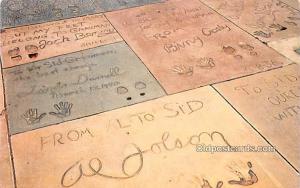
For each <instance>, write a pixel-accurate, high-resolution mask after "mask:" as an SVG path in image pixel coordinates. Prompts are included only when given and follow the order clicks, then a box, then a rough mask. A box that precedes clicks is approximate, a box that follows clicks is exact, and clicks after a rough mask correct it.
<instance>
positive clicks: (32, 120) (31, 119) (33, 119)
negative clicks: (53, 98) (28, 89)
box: [22, 102, 73, 125]
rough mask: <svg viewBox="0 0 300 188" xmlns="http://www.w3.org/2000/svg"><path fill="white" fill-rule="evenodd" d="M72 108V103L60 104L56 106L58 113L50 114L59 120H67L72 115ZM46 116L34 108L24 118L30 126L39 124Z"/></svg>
mask: <svg viewBox="0 0 300 188" xmlns="http://www.w3.org/2000/svg"><path fill="white" fill-rule="evenodd" d="M72 107H73V104H72V103H69V102H60V103H58V104H54V108H55V109H56V112H49V114H50V115H52V116H55V117H57V118H65V117H68V116H70V115H71V109H72ZM46 115H47V113H42V114H39V113H38V110H37V109H36V108H32V109H29V110H27V111H26V112H25V113H24V114H23V115H22V117H23V118H24V119H25V120H26V122H27V124H28V125H33V124H36V123H39V122H40V121H41V120H42V119H43V118H44V117H45V116H46Z"/></svg>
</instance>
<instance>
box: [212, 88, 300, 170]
mask: <svg viewBox="0 0 300 188" xmlns="http://www.w3.org/2000/svg"><path fill="white" fill-rule="evenodd" d="M211 87H212V88H213V89H214V90H215V91H216V92H217V93H218V94H219V95H220V96H221V97H222V98H223V99H224V100H225V101H226V103H228V104H229V105H230V107H231V108H232V109H233V110H234V111H235V112H236V113H237V114H238V115H239V116H240V117H241V118H242V119H243V120H244V121H246V122H247V124H248V125H250V127H251V128H252V129H253V130H254V131H255V132H256V133H257V134H258V135H260V136H261V138H263V140H265V141H266V142H267V143H268V144H269V145H270V146H272V147H273V148H275V151H276V152H277V154H279V155H280V156H281V157H282V158H283V159H284V161H285V162H286V163H288V164H289V165H290V167H292V168H293V170H295V171H296V173H297V174H299V171H298V170H297V168H296V167H295V166H294V165H293V164H292V163H290V162H289V161H288V160H287V159H286V157H285V156H284V155H283V154H281V153H280V152H279V151H278V150H277V148H276V147H274V145H273V144H272V143H271V142H270V141H268V139H266V137H264V136H263V135H262V134H261V133H260V132H259V131H258V130H257V129H256V128H255V126H254V125H252V124H251V123H250V122H249V121H248V120H247V119H246V118H245V117H244V116H243V115H242V114H241V113H240V112H239V111H238V110H237V109H236V108H235V107H234V106H233V105H232V104H231V103H230V102H229V101H228V100H227V99H226V98H225V96H223V95H222V94H221V93H220V92H219V91H218V90H217V89H216V88H215V87H214V86H211Z"/></svg>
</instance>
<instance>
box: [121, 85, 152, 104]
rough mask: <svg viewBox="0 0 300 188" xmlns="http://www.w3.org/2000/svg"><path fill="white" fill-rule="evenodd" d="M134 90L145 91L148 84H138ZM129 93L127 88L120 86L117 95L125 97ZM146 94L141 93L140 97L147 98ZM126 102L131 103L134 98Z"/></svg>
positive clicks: (129, 98) (128, 98)
mask: <svg viewBox="0 0 300 188" xmlns="http://www.w3.org/2000/svg"><path fill="white" fill-rule="evenodd" d="M134 88H135V89H137V90H144V89H146V88H147V84H146V83H144V82H136V83H135V84H134ZM128 92H129V90H128V88H127V87H124V86H120V87H118V88H117V93H118V94H119V95H125V94H127V93H128ZM145 95H146V93H145V92H141V93H140V96H145ZM126 100H128V101H130V100H132V97H127V98H126Z"/></svg>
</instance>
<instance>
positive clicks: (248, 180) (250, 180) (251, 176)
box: [201, 162, 258, 188]
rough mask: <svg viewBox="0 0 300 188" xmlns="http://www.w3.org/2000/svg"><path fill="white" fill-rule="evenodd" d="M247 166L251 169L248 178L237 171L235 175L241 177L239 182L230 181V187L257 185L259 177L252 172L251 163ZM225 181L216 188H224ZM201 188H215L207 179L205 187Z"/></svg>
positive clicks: (204, 180) (204, 182) (204, 183)
mask: <svg viewBox="0 0 300 188" xmlns="http://www.w3.org/2000/svg"><path fill="white" fill-rule="evenodd" d="M247 166H248V168H249V170H248V176H249V177H248V178H245V177H244V176H243V175H242V174H241V173H240V172H238V171H235V174H237V175H238V176H239V180H229V181H228V184H230V185H241V186H250V185H253V184H255V183H257V182H258V177H257V175H256V174H255V173H254V171H253V170H252V167H253V166H252V163H251V162H247ZM223 184H224V183H223V181H218V183H217V185H216V188H222V187H223ZM201 188H213V187H212V186H211V185H210V183H209V181H208V180H206V179H203V185H202V186H201Z"/></svg>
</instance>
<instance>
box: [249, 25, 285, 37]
mask: <svg viewBox="0 0 300 188" xmlns="http://www.w3.org/2000/svg"><path fill="white" fill-rule="evenodd" d="M269 28H271V29H275V31H277V32H280V31H284V30H287V27H284V26H282V25H280V24H271V25H270V26H269ZM253 34H254V35H255V36H260V37H263V38H270V37H271V36H272V34H273V33H272V32H269V33H266V32H264V31H254V33H253Z"/></svg>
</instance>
